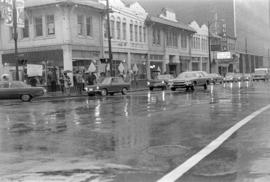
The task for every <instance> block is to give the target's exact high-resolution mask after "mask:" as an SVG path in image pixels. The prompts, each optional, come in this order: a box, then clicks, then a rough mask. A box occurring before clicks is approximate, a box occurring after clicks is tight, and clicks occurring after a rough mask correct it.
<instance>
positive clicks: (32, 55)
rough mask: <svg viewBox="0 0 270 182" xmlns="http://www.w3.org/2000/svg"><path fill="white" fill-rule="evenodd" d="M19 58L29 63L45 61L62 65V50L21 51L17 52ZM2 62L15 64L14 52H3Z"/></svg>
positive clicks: (54, 64)
mask: <svg viewBox="0 0 270 182" xmlns="http://www.w3.org/2000/svg"><path fill="white" fill-rule="evenodd" d="M18 59H19V60H27V63H28V64H29V63H30V64H37V63H42V62H44V61H47V63H48V64H51V65H53V66H63V50H46V51H35V52H22V53H19V54H18ZM2 60H3V61H2V62H3V64H5V63H9V64H11V65H15V63H16V60H15V54H14V53H12V54H3V55H2Z"/></svg>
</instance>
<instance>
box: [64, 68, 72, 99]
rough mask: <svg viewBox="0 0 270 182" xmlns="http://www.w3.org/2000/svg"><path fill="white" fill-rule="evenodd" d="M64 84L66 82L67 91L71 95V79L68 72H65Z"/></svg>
mask: <svg viewBox="0 0 270 182" xmlns="http://www.w3.org/2000/svg"><path fill="white" fill-rule="evenodd" d="M64 84H65V93H66V94H67V95H70V86H71V80H70V77H69V76H68V75H67V73H66V72H64Z"/></svg>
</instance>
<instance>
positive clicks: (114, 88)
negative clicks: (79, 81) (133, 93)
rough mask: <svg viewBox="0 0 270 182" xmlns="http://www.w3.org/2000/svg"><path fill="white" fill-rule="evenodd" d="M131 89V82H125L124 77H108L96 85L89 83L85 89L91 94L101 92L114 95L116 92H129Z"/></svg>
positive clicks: (103, 94) (101, 93) (104, 94)
mask: <svg viewBox="0 0 270 182" xmlns="http://www.w3.org/2000/svg"><path fill="white" fill-rule="evenodd" d="M129 89H130V82H125V81H124V79H123V78H122V77H106V78H104V79H103V80H102V81H101V83H98V84H96V85H87V86H86V87H85V91H86V92H87V94H88V95H89V96H93V95H95V94H100V95H102V96H106V95H108V94H110V95H113V94H114V93H122V94H123V95H125V94H127V92H128V90H129Z"/></svg>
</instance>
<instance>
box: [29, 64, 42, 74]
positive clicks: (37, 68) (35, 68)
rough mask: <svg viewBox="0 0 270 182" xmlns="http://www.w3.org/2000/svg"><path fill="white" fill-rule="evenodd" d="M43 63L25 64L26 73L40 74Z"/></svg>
mask: <svg viewBox="0 0 270 182" xmlns="http://www.w3.org/2000/svg"><path fill="white" fill-rule="evenodd" d="M42 70H43V65H39V64H27V75H28V76H29V77H31V76H42Z"/></svg>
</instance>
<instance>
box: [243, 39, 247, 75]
mask: <svg viewBox="0 0 270 182" xmlns="http://www.w3.org/2000/svg"><path fill="white" fill-rule="evenodd" d="M245 53H246V55H245V64H243V67H244V68H243V73H245V72H246V68H247V66H246V64H247V62H248V50H247V38H245Z"/></svg>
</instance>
